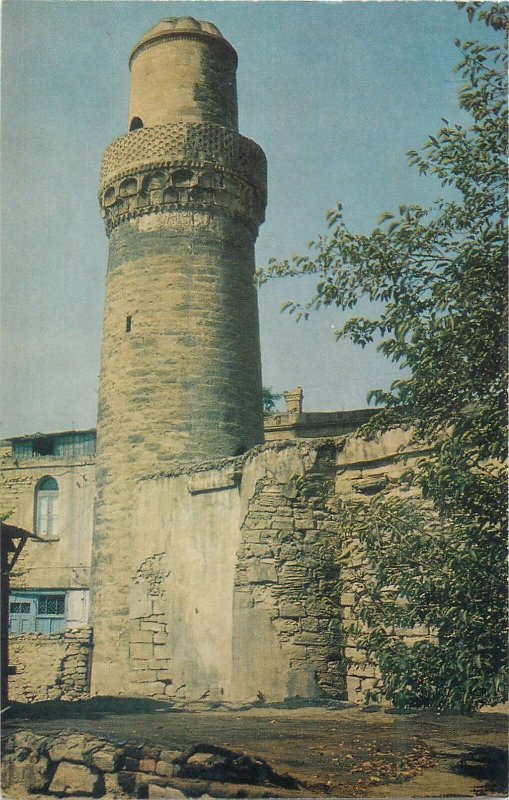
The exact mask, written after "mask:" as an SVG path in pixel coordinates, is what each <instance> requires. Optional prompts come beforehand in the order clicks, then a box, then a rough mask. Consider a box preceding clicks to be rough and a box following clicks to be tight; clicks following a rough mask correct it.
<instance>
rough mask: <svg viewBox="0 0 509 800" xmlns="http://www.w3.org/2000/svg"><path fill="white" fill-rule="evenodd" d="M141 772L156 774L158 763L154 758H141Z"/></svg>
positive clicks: (139, 764)
mask: <svg viewBox="0 0 509 800" xmlns="http://www.w3.org/2000/svg"><path fill="white" fill-rule="evenodd" d="M138 769H139V770H140V772H155V771H156V762H155V760H154V759H153V758H140V760H139V762H138Z"/></svg>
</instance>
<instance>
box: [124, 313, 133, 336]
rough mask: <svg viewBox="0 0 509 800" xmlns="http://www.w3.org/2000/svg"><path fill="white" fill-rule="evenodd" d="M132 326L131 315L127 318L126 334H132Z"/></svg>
mask: <svg viewBox="0 0 509 800" xmlns="http://www.w3.org/2000/svg"><path fill="white" fill-rule="evenodd" d="M132 326H133V318H132V316H131V314H128V315H127V317H126V318H125V332H126V333H131V328H132Z"/></svg>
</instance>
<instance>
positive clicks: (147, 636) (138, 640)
mask: <svg viewBox="0 0 509 800" xmlns="http://www.w3.org/2000/svg"><path fill="white" fill-rule="evenodd" d="M157 635H158V634H156V633H154V631H144V630H143V631H142V630H137V631H131V642H132V643H133V644H146V643H148V642H150V643H152V642H153V641H154V637H155V636H157Z"/></svg>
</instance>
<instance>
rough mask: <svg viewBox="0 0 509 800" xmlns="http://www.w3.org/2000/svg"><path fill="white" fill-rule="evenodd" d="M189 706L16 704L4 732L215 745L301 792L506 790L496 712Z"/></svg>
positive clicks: (113, 701) (395, 794)
mask: <svg viewBox="0 0 509 800" xmlns="http://www.w3.org/2000/svg"><path fill="white" fill-rule="evenodd" d="M191 708H192V709H197V710H190V708H189V707H188V708H181V709H176V708H172V707H171V706H168V705H165V704H162V703H158V702H154V701H150V700H132V699H122V698H120V699H119V698H94V699H92V700H89V701H82V702H77V703H64V702H48V703H36V704H34V705H32V706H17V705H14V706H12V708H11V710H10V712H8V714H7V719H6V720H5V721H4V725H3V729H4V734H8V733H9V732H10V731H12V730H13V729H19V728H30V729H32V730H35V731H37V732H44V733H51V732H53V731H55V732H56V731H57V730H62V729H73V730H80V731H89V732H92V733H95V734H98V735H102V736H106V737H108V738H111V739H112V740H116V741H125V740H134V741H137V742H144V743H155V744H162V745H165V746H168V748H169V749H171V748H172V747H175V748H179V747H180V748H182V747H185V746H187V745H190V744H194V743H208V744H215V745H222V746H225V747H228V748H231V749H234V750H241V751H245V752H246V753H248V754H249V755H251V756H258V757H261V758H264V759H266V760H267V761H268V762H269V763H270V764H271V765H272V766H273V768H274V769H275V770H277V771H278V772H280V773H281V772H283V773H290V774H291V775H293V776H294V777H296V778H298V779H299V780H300V781H302V782H303V783H304V784H305V786H306V788H307V791H306V793H305V794H306V795H307V796H321V797H324V796H329V797H371V798H373V797H379V798H381V797H384V798H385V797H392V798H406V797H472V796H496V797H506V796H507V785H506V776H507V718H506V716H505V715H504V714H502V713H490V714H476V715H472V716H460V715H442V716H441V715H438V714H434V713H431V712H425V711H424V712H422V711H419V712H412V713H405V714H402V713H396V712H394V711H393V710H385V711H384V710H375V711H363V710H361V709H359V708H356V707H351V706H348V705H346V704H344V706H343V707H341V706H338V704H336V705H335V706H332V707H327V706H314V707H309V706H303V707H300V708H283V707H274V706H272V707H271V706H258V707H251V708H247V709H240V708H239V709H238V710H235V709H234V708H230V709H229V710H220V711H219V710H216V711H213V710H207V711H202V710H198V709H201V708H202V707H201V706H200V705H199V704H193V705H192V706H191ZM205 708H207V706H205Z"/></svg>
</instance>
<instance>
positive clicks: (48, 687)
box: [9, 627, 92, 703]
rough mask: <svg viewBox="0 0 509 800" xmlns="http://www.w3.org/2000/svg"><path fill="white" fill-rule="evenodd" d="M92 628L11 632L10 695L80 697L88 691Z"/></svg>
mask: <svg viewBox="0 0 509 800" xmlns="http://www.w3.org/2000/svg"><path fill="white" fill-rule="evenodd" d="M91 638H92V636H91V630H90V628H88V627H82V628H72V629H69V630H66V631H65V632H63V633H50V634H42V633H23V634H20V635H18V636H11V638H10V641H9V664H10V665H11V666H13V667H15V674H14V675H11V676H10V677H9V699H10V700H15V701H18V702H21V703H27V702H37V701H40V700H76V699H78V698H79V697H84V696H87V694H88V682H89V681H88V677H89V668H90V656H91V647H92V643H91Z"/></svg>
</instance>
